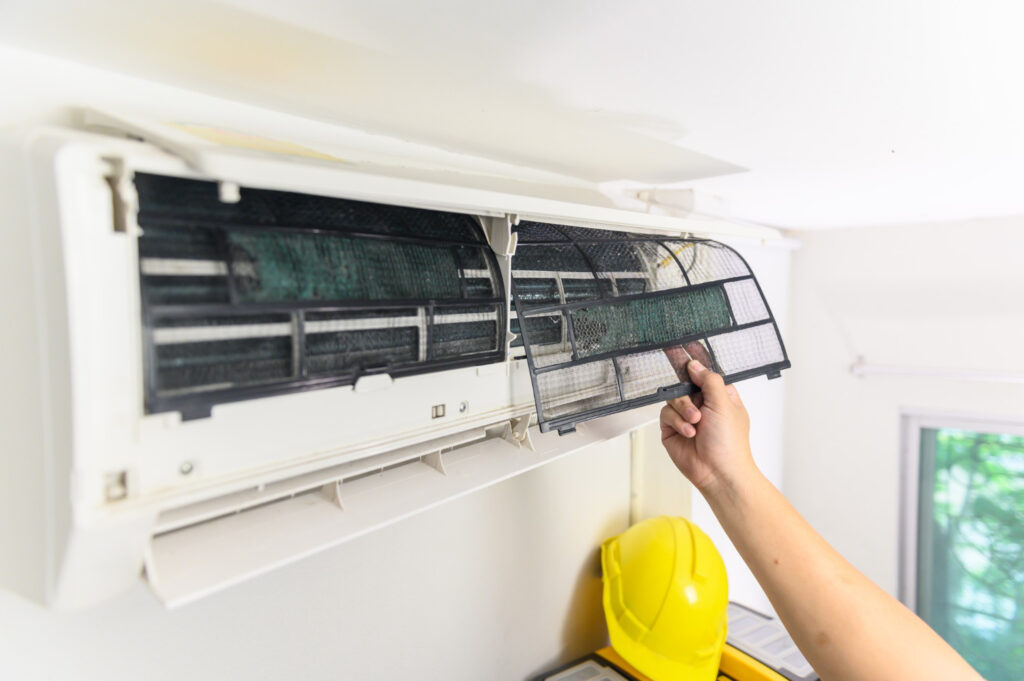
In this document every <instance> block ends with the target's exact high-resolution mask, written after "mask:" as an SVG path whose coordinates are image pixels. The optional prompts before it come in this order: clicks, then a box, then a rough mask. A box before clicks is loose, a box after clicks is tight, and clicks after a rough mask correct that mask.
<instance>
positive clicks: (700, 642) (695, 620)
mask: <svg viewBox="0 0 1024 681" xmlns="http://www.w3.org/2000/svg"><path fill="white" fill-rule="evenodd" d="M601 568H602V571H603V572H604V614H605V619H606V620H607V621H608V634H609V636H610V638H611V643H612V648H614V649H615V652H617V653H618V654H619V655H621V656H622V657H623V659H625V660H626V661H627V662H629V663H630V664H631V665H633V666H634V667H636V668H637V669H638V670H639V671H641V672H643V673H644V674H645V675H646V676H649V677H650V678H651V679H653V681H714V679H716V678H717V676H718V664H719V661H720V660H721V657H722V646H723V645H724V644H725V631H726V608H727V606H728V605H729V587H728V583H727V580H726V577H725V564H724V563H722V556H721V555H719V553H718V550H717V549H716V548H715V545H714V544H712V543H711V540H710V539H708V536H707V535H706V534H704V533H703V532H701V530H700V528H699V527H697V526H696V525H694V524H693V523H691V522H690V521H689V520H686V519H685V518H674V517H670V516H661V517H658V518H651V519H649V520H645V521H643V522H640V523H637V524H636V525H634V526H633V527H631V528H629V529H628V530H626V531H625V532H623V533H622V534H620V535H619V536H617V537H612V538H611V539H609V540H607V541H606V542H604V544H602V545H601Z"/></svg>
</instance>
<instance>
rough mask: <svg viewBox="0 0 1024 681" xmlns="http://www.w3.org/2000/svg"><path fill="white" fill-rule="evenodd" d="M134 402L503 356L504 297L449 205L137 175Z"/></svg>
mask: <svg viewBox="0 0 1024 681" xmlns="http://www.w3.org/2000/svg"><path fill="white" fill-rule="evenodd" d="M135 187H136V190H137V191H138V196H139V216H138V222H139V227H140V228H141V230H142V236H140V237H139V241H138V248H139V281H140V288H141V293H142V296H141V297H142V315H143V322H144V328H145V338H144V341H145V363H146V365H145V369H146V374H145V377H146V410H147V412H148V413H153V412H161V411H180V412H181V413H182V414H183V416H185V417H186V418H189V417H195V416H205V415H208V414H209V412H210V408H211V407H212V405H214V404H218V403H221V402H230V401H235V400H243V399H250V398H254V397H261V396H266V395H275V394H282V393H288V392H294V391H298V390H310V389H314V388H325V387H332V386H337V385H350V384H353V383H355V382H356V381H357V380H358V379H359V378H360V377H361V376H364V375H367V374H374V373H387V374H389V375H391V376H403V375H408V374H413V373H419V372H426V371H438V370H443V369H450V368H454V367H457V366H466V365H472V364H484V363H487V362H497V361H501V360H503V359H504V355H505V342H504V340H505V314H506V313H505V293H504V284H503V283H502V280H501V274H500V271H499V269H498V266H497V262H496V260H495V258H494V254H493V252H492V251H491V249H490V247H488V245H487V242H486V240H485V239H484V235H483V231H482V230H481V228H480V225H479V224H478V223H477V221H476V220H475V219H474V218H472V217H470V216H468V215H461V214H457V213H446V212H441V211H430V210H422V209H416V208H405V207H400V206H391V205H383V204H375V203H365V202H361V201H349V200H346V199H337V198H328V197H322V196H311V195H307V194H296V193H291V192H279V191H268V190H262V189H250V188H245V187H243V188H242V189H241V199H240V200H239V201H238V202H235V203H223V202H221V201H220V199H219V198H218V190H217V184H216V183H214V182H204V181H198V180H191V179H184V178H178V177H166V176H158V175H148V174H141V173H140V174H137V175H136V176H135Z"/></svg>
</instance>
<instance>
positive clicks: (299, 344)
mask: <svg viewBox="0 0 1024 681" xmlns="http://www.w3.org/2000/svg"><path fill="white" fill-rule="evenodd" d="M134 179H135V185H136V189H137V191H138V194H139V214H138V224H139V227H140V228H141V231H142V235H141V236H140V238H139V240H138V243H139V244H140V248H139V250H140V254H139V258H138V261H139V286H140V293H141V296H140V298H141V307H142V309H141V314H142V332H143V338H142V341H143V344H142V347H143V378H144V400H145V405H144V406H145V412H146V413H147V414H153V413H160V412H171V411H176V412H180V413H181V415H182V418H183V419H186V420H187V419H194V418H203V417H208V416H210V414H211V410H212V408H213V406H214V405H217V404H223V403H229V402H237V401H242V400H250V399H255V398H260V397H269V396H274V395H285V394H290V393H296V392H304V391H309V390H318V389H323V388H331V387H336V386H344V385H353V384H355V382H356V381H357V380H358V379H359V378H360V377H361V376H364V375H370V374H388V375H390V376H393V377H400V376H410V375H415V374H423V373H429V372H437V371H443V370H447V369H455V368H459V367H468V366H477V365H482V364H489V363H495V362H501V361H504V359H505V348H506V345H507V344H506V342H505V334H506V329H507V318H506V317H507V301H506V297H505V285H504V282H503V280H502V275H501V269H500V268H499V266H498V262H497V259H496V258H495V255H494V252H493V251H492V250H491V248H490V246H489V245H488V243H487V240H486V237H485V235H484V233H483V229H482V227H481V225H480V222H479V220H478V219H477V218H476V217H475V216H472V215H468V214H462V213H451V212H445V211H434V210H427V209H420V208H410V207H404V206H396V205H391V204H378V203H369V202H363V201H354V200H349V199H341V198H334V197H323V196H319V195H308V194H301V193H296V192H280V191H273V190H264V189H255V188H246V187H242V188H241V190H240V193H241V200H240V201H239V202H236V203H235V204H231V203H223V202H221V201H220V200H219V197H218V193H217V192H218V186H217V183H216V182H211V181H205V180H194V179H190V178H181V177H176V176H170V175H154V174H148V173H136V175H135V178H134ZM268 205H269V206H270V207H271V209H270V210H269V211H267V210H265V209H266V206H268ZM282 206H284V207H283V208H282ZM303 210H305V211H306V213H303ZM314 211H319V212H318V213H316V215H319V216H320V217H319V218H318V219H316V220H314V221H313V222H312V224H310V223H309V222H303V221H302V217H303V216H306V215H307V213H313V212H314ZM332 211H336V214H337V215H340V216H346V215H347V216H351V215H358V216H359V219H358V220H355V219H334V218H332V217H331V215H332ZM346 220H347V222H346ZM360 221H361V222H360ZM153 228H157V229H202V230H208V231H211V232H212V233H215V234H217V235H218V237H217V239H218V241H219V242H220V244H221V252H220V255H219V261H220V263H222V265H221V267H222V268H223V271H224V273H225V274H226V277H227V286H226V292H225V294H224V295H225V299H224V300H222V301H218V302H198V303H197V302H180V301H175V302H166V301H161V300H159V299H158V296H157V294H156V292H155V291H154V287H153V286H152V285H148V284H147V273H146V272H144V271H143V270H144V260H145V258H144V257H143V254H142V253H141V251H142V250H143V249H142V247H141V245H142V242H143V239H145V238H146V230H147V229H153ZM228 230H235V231H236V232H237V231H238V230H252V231H253V232H263V233H266V232H267V231H268V230H269V231H275V232H289V233H301V234H308V235H313V236H314V237H315V236H316V235H325V236H330V237H337V236H338V235H343V236H344V237H346V238H352V239H356V240H366V241H387V242H392V243H399V244H403V243H404V244H414V245H421V246H429V247H431V248H444V249H451V251H452V253H453V256H452V257H453V259H454V262H456V263H459V264H458V265H457V266H458V268H459V270H458V274H457V276H458V286H459V292H460V295H458V296H457V297H455V296H453V297H445V298H440V297H407V298H401V299H398V298H394V299H391V298H384V299H355V298H352V299H341V300H337V299H336V300H320V299H305V300H273V301H260V302H253V301H245V300H241V299H240V296H239V292H238V288H239V287H238V285H237V273H236V272H235V268H236V265H235V263H234V262H233V260H232V256H231V254H230V252H229V248H228V246H227V243H226V242H227V239H226V238H225V234H226V232H227V231H228ZM446 233H454V234H456V235H458V234H462V235H463V236H454V237H446V236H445V234H446ZM467 247H471V248H472V249H473V250H476V251H479V253H480V254H481V255H482V256H483V257H484V258H485V259H486V268H487V270H488V275H487V277H486V278H489V279H490V282H491V285H490V287H489V288H490V289H491V291H490V295H480V294H478V293H473V292H472V290H471V289H470V287H469V286H467V280H468V279H469V277H468V276H467V275H466V270H467V269H469V268H468V267H465V268H464V267H463V265H462V264H461V263H462V261H461V260H460V258H461V257H462V256H460V255H459V251H458V249H460V248H467ZM484 308H486V313H487V314H490V310H491V309H493V310H494V312H495V317H494V323H495V325H496V333H495V344H494V349H493V350H490V351H485V352H479V351H477V352H468V353H458V354H454V355H449V354H447V353H441V352H436V353H435V344H434V343H433V342H432V338H431V335H432V334H433V333H434V332H435V329H436V328H438V327H437V326H436V325H435V314H439V315H440V314H444V313H448V314H453V313H454V314H461V313H469V314H472V313H478V312H481V311H482V310H484ZM411 309H416V310H422V311H423V313H424V314H425V324H424V326H423V328H424V329H425V332H424V333H425V340H424V341H422V342H425V343H426V353H427V354H426V358H425V360H419V361H415V362H412V363H407V364H404V365H398V366H374V367H370V368H361V367H357V368H356V369H354V370H351V371H343V372H338V373H335V374H333V375H316V376H313V375H310V373H309V370H308V362H307V357H306V351H307V347H306V345H307V344H306V339H305V335H306V328H307V320H306V316H307V315H310V314H315V313H348V314H350V315H351V316H353V317H355V318H361V317H372V316H373V315H375V314H376V315H387V314H389V313H391V314H397V311H401V310H411ZM260 315H263V316H275V317H280V318H281V319H282V321H283V320H287V321H284V323H290V325H291V332H290V334H289V335H288V336H281V337H282V338H285V337H290V344H291V345H290V347H291V352H292V355H291V357H290V358H289V359H290V361H291V362H292V364H293V369H292V370H291V372H290V375H289V376H288V377H287V378H282V379H273V380H268V381H265V382H261V383H255V384H249V385H232V386H227V387H214V388H210V389H202V390H196V391H194V392H185V393H183V394H167V393H168V391H166V390H161V383H160V379H159V376H158V355H157V349H158V344H157V342H156V339H155V336H156V332H157V330H158V329H161V328H166V326H164V327H161V324H164V325H167V324H171V325H174V324H184V322H186V321H187V320H195V319H201V318H204V317H205V318H208V319H214V318H230V317H236V316H237V317H253V316H260ZM439 324H443V322H440V323H439ZM435 355H442V356H435Z"/></svg>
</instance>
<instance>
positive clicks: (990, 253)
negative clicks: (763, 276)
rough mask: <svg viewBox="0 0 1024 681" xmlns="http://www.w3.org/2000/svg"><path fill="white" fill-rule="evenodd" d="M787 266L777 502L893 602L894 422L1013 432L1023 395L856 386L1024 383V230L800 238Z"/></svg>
mask: <svg viewBox="0 0 1024 681" xmlns="http://www.w3.org/2000/svg"><path fill="white" fill-rule="evenodd" d="M801 241H802V248H801V249H800V250H799V251H797V252H796V255H795V258H794V263H793V276H792V298H791V303H790V310H789V316H790V321H791V323H790V325H789V329H790V333H789V335H788V337H787V341H788V349H789V351H790V357H791V358H792V361H793V369H792V370H791V371H790V372H789V375H788V377H787V379H786V384H787V392H786V410H785V411H786V422H785V458H784V462H785V472H784V489H785V492H786V494H787V496H788V497H789V498H790V499H791V500H792V501H793V503H794V504H795V505H796V507H797V509H798V510H800V511H801V512H802V513H803V514H804V515H805V516H806V517H807V518H808V520H809V521H810V522H811V524H812V525H814V526H815V527H816V528H817V529H818V530H819V531H820V532H822V533H823V534H824V536H825V537H826V539H828V540H829V541H830V542H832V544H833V545H834V546H835V547H836V548H837V549H838V550H839V551H840V552H841V553H842V554H843V555H845V556H846V557H847V558H849V559H850V560H851V561H852V562H853V563H854V564H855V565H856V566H857V567H858V568H860V569H861V570H862V571H864V572H865V573H866V574H867V575H868V577H870V578H871V579H873V580H875V581H876V582H878V583H879V584H880V585H881V586H882V587H883V588H885V589H886V590H888V591H889V592H890V593H893V594H894V595H895V593H896V588H897V575H898V561H897V546H898V517H899V444H900V442H899V439H900V432H899V428H900V414H901V412H903V411H904V410H910V409H925V410H934V411H944V412H954V413H958V414H969V415H978V416H982V417H988V416H991V417H999V418H1004V419H1005V418H1009V419H1017V420H1024V385H1021V384H1017V385H1012V384H1006V383H1003V384H998V383H980V382H964V381H955V380H949V379H941V378H928V379H926V378H902V377H878V376H873V377H869V378H855V377H853V376H852V375H851V374H850V373H849V371H848V367H849V365H850V363H851V362H853V361H854V358H855V357H856V356H857V355H863V356H864V358H865V360H866V361H867V362H869V363H874V364H883V365H901V366H916V367H950V368H954V369H957V368H962V369H982V370H996V371H1012V372H1021V371H1022V370H1024V351H1022V347H1024V304H1022V301H1024V218H1022V217H1017V218H1004V219H989V220H977V221H969V222H955V223H936V224H922V225H905V226H890V227H874V228H865V229H852V230H842V231H829V232H816V233H805V234H802V235H801Z"/></svg>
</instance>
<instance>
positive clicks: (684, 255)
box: [511, 222, 789, 433]
mask: <svg viewBox="0 0 1024 681" xmlns="http://www.w3.org/2000/svg"><path fill="white" fill-rule="evenodd" d="M518 233H519V241H518V246H517V250H516V254H515V256H514V257H513V259H512V295H513V302H514V305H515V313H514V315H513V318H512V320H511V330H512V332H513V333H516V334H519V336H518V338H517V339H516V340H515V341H514V342H513V346H514V348H515V347H519V346H521V347H522V349H523V350H525V355H526V359H527V361H528V363H529V367H530V372H531V375H532V378H533V387H534V396H535V398H536V401H537V418H538V421H539V422H540V428H541V430H543V431H548V430H552V429H554V430H557V431H558V432H559V433H566V432H570V431H572V430H573V429H574V428H575V427H576V424H577V423H579V422H581V421H586V420H588V419H593V418H597V417H600V416H605V415H607V414H612V413H615V412H619V411H623V410H626V409H630V408H633V407H639V406H642V405H645V404H650V403H653V402H657V401H660V400H665V399H669V398H673V397H679V396H681V395H686V394H689V393H691V392H693V391H694V390H695V387H694V386H693V385H692V384H691V383H690V382H689V379H688V376H687V374H686V362H687V361H688V360H689V359H690V358H694V359H699V360H701V361H702V362H703V363H704V364H705V365H707V366H709V367H712V368H713V369H714V370H715V371H717V372H719V373H721V374H723V376H724V377H725V380H726V382H735V381H740V380H743V379H746V378H752V377H754V376H760V375H767V376H768V377H769V378H776V377H778V376H779V372H780V371H781V370H782V369H786V368H788V367H789V360H788V358H787V356H786V350H785V348H784V347H783V344H782V338H781V337H780V336H779V330H778V327H777V326H776V324H775V319H774V318H773V317H772V313H771V310H770V309H769V308H768V304H767V302H766V301H765V298H764V294H763V293H762V292H761V287H760V286H759V285H758V283H757V280H756V279H755V278H754V275H753V274H752V273H751V271H750V268H749V267H748V266H747V264H746V262H745V261H744V260H743V258H742V257H740V255H739V254H737V253H736V251H734V250H732V249H731V248H729V247H728V246H725V245H723V244H720V243H718V242H715V241H708V240H703V239H660V238H656V237H652V236H647V235H642V234H629V233H624V232H610V231H603V230H597V229H580V228H575V227H563V226H556V225H548V224H541V223H533V222H528V223H523V224H521V225H520V226H519V231H518Z"/></svg>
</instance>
